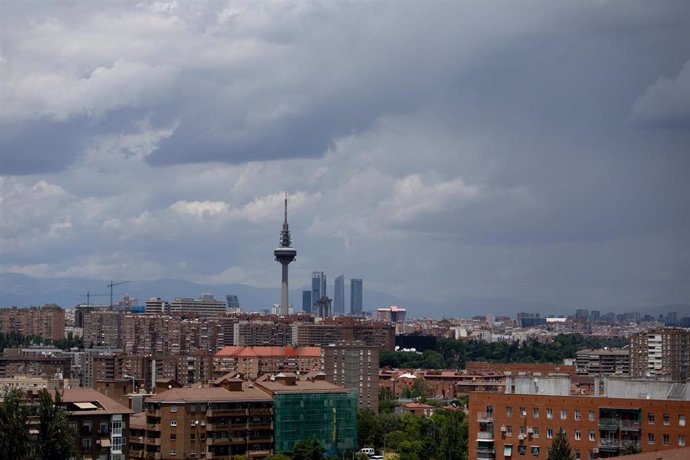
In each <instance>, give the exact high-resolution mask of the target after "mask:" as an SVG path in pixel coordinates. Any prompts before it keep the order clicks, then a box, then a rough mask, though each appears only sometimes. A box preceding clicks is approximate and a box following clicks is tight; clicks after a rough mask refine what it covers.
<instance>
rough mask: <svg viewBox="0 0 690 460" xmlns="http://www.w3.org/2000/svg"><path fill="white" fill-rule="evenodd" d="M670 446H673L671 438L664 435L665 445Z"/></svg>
mask: <svg viewBox="0 0 690 460" xmlns="http://www.w3.org/2000/svg"><path fill="white" fill-rule="evenodd" d="M670 444H671V436H670V435H668V434H666V433H664V445H665V446H668V445H670Z"/></svg>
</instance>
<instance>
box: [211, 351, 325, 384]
mask: <svg viewBox="0 0 690 460" xmlns="http://www.w3.org/2000/svg"><path fill="white" fill-rule="evenodd" d="M320 368H321V349H320V348H319V347H291V346H285V347H234V346H233V347H224V348H223V349H222V350H220V351H219V352H218V353H216V354H215V356H214V357H213V375H214V376H215V377H216V378H218V377H221V376H223V375H226V374H241V375H242V377H243V378H244V379H246V380H254V379H256V378H258V377H259V376H261V375H263V374H277V373H280V372H294V373H300V374H305V373H308V372H312V371H315V370H319V369H320Z"/></svg>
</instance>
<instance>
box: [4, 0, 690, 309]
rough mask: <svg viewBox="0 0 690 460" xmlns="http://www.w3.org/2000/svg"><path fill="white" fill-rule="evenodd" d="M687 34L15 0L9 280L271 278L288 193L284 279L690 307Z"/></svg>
mask: <svg viewBox="0 0 690 460" xmlns="http://www.w3.org/2000/svg"><path fill="white" fill-rule="evenodd" d="M363 17H366V18H368V20H367V21H362V18H363ZM353 31H357V33H354V32H353ZM689 31H690V5H688V4H685V3H678V2H667V1H662V2H654V3H653V4H649V3H648V2H634V1H633V2H626V4H625V5H621V4H616V3H606V4H597V5H596V7H594V6H592V4H588V3H584V4H570V3H553V2H534V3H530V4H528V5H523V7H522V8H520V9H519V11H516V10H515V9H514V8H509V7H507V6H506V5H502V4H494V3H489V4H477V3H475V2H454V3H435V4H432V5H428V4H422V3H421V2H411V3H406V4H403V5H398V4H393V3H387V2H364V3H355V4H345V3H331V2H323V3H319V2H309V3H301V2H293V3H280V4H271V5H270V6H262V5H258V4H256V5H255V4H251V3H250V4H239V3H238V4H235V3H230V4H228V5H220V4H216V3H213V4H210V3H181V2H179V3H176V2H156V3H155V4H148V3H146V2H143V3H142V2H131V3H126V2H117V3H105V4H98V5H92V4H82V3H79V4H71V3H70V4H66V3H63V2H55V3H51V2H40V3H39V2H31V1H29V2H20V3H19V2H15V3H12V4H8V5H5V7H4V8H3V30H2V32H1V33H0V43H1V44H2V47H1V49H2V51H1V52H0V75H2V80H3V85H0V98H1V99H2V101H3V104H2V106H3V108H2V111H0V213H1V214H2V215H3V220H2V223H1V224H0V273H3V274H8V273H20V274H25V275H29V276H32V277H36V278H42V279H57V278H60V279H61V278H98V279H104V280H133V281H135V282H136V281H142V280H160V279H181V280H186V281H190V282H195V283H201V284H205V285H224V284H233V283H237V284H245V285H250V286H256V287H259V288H279V283H278V276H277V270H276V269H277V266H276V263H275V262H274V261H273V260H271V259H272V258H271V257H270V254H271V251H273V250H274V249H275V236H276V230H277V229H278V227H279V225H280V216H281V205H282V198H283V193H284V192H285V191H287V192H288V193H289V195H290V210H291V224H292V225H291V226H292V228H291V230H292V233H293V235H295V236H297V241H298V243H299V251H300V257H299V258H298V259H297V260H295V262H293V263H291V266H290V276H291V277H292V279H293V280H308V279H309V276H310V274H311V272H312V271H313V270H314V269H315V268H318V269H319V270H323V271H324V272H325V273H330V274H337V273H347V274H356V276H358V277H360V278H362V279H365V280H366V284H367V288H368V289H371V290H372V291H376V292H384V293H389V294H390V295H391V296H397V297H398V298H402V299H422V300H424V301H426V302H428V303H429V304H430V305H437V304H439V305H440V304H443V305H450V304H452V303H453V302H455V301H458V302H459V301H460V300H463V304H464V300H466V299H478V301H479V300H482V299H515V300H516V301H519V302H523V303H525V304H528V305H557V306H560V307H562V308H563V309H573V308H576V307H584V308H596V307H598V308H602V309H604V308H606V307H607V306H616V305H621V306H623V305H625V306H626V308H629V309H634V308H643V307H647V306H653V305H663V304H687V303H690V285H688V283H687V274H688V273H690V222H689V221H688V217H687V216H689V215H690V202H688V200H687V197H688V196H690V181H688V180H687V177H688V176H689V175H690V157H689V156H688V154H687V152H688V151H690V135H689V134H688V133H689V131H688V128H689V127H690V98H689V97H688V96H687V95H688V94H690V60H689V58H690V32H689ZM292 216H294V217H292ZM298 284H301V283H298ZM306 287H307V288H308V286H306ZM88 289H91V288H90V287H87V288H86V289H85V290H84V291H85V292H86V290H88ZM93 292H96V291H93ZM10 294H12V292H11V289H9V288H8V289H6V290H5V291H0V304H3V303H4V302H3V299H5V298H9V297H10ZM152 294H153V293H152ZM225 294H226V293H224V292H218V293H217V295H218V296H222V295H225ZM293 296H294V294H293ZM240 301H242V299H241V298H240ZM277 301H278V299H276V300H275V301H274V303H275V302H277ZM292 303H293V305H295V306H296V307H297V306H298V305H299V303H300V301H299V299H298V297H293V301H292ZM466 304H467V305H471V303H470V302H467V303H466ZM477 304H480V302H477ZM403 306H405V307H408V308H414V305H403ZM296 309H298V308H296ZM470 310H471V307H467V310H463V309H458V311H457V312H456V313H457V315H458V316H463V315H468V314H471V313H472V312H471V311H470ZM535 310H536V309H535ZM436 311H437V312H440V311H442V310H441V308H440V307H439V309H438V310H436ZM443 311H444V313H445V310H443ZM536 311H538V310H536ZM429 313H430V314H434V313H435V311H434V310H433V309H431V310H430V311H429ZM474 313H478V312H476V311H475V312H474Z"/></svg>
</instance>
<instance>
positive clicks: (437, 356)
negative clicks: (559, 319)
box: [380, 334, 628, 369]
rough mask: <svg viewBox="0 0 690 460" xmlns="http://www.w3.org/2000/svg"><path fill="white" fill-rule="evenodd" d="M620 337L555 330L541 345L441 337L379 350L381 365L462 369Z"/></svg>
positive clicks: (572, 350)
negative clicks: (409, 347) (403, 348)
mask: <svg viewBox="0 0 690 460" xmlns="http://www.w3.org/2000/svg"><path fill="white" fill-rule="evenodd" d="M627 343H628V341H627V340H626V339H624V338H615V339H605V338H602V337H592V336H584V335H582V334H559V335H557V336H556V337H555V338H554V339H553V341H552V342H549V343H548V346H545V344H544V343H542V342H539V341H537V340H536V339H529V340H527V341H524V342H494V343H489V342H485V341H483V340H454V339H441V340H440V341H439V347H438V351H432V350H427V351H425V352H424V353H421V354H418V353H413V352H402V353H400V352H398V353H393V352H386V351H383V352H381V358H380V364H381V367H394V368H414V369H464V368H465V364H466V363H467V362H471V361H489V362H508V363H511V362H512V363H561V362H563V359H565V358H574V357H575V354H576V353H577V352H578V351H579V350H582V349H585V348H603V347H612V348H618V347H622V346H624V345H626V344H627Z"/></svg>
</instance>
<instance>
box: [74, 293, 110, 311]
mask: <svg viewBox="0 0 690 460" xmlns="http://www.w3.org/2000/svg"><path fill="white" fill-rule="evenodd" d="M107 295H108V294H91V292H89V291H86V294H84V295H80V296H79V297H86V306H87V307H88V306H90V305H91V297H107Z"/></svg>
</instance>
